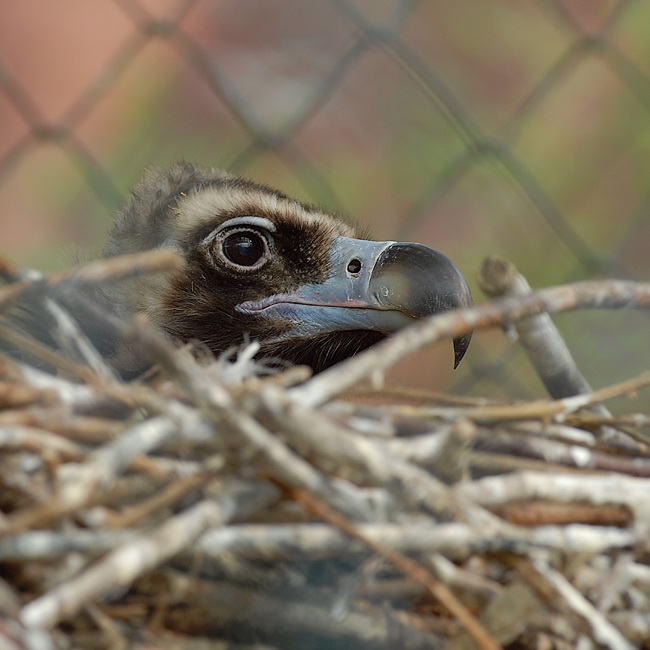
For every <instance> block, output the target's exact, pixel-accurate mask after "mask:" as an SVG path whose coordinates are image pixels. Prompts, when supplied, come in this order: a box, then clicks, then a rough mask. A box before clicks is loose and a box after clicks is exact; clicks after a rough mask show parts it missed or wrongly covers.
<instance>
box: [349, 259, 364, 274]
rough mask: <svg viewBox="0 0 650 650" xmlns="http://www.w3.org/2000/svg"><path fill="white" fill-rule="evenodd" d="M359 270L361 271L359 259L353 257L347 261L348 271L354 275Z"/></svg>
mask: <svg viewBox="0 0 650 650" xmlns="http://www.w3.org/2000/svg"><path fill="white" fill-rule="evenodd" d="M359 271H361V260H360V259H358V258H356V257H355V258H353V259H351V260H350V261H349V262H348V273H352V274H353V275H355V274H357V273H359Z"/></svg>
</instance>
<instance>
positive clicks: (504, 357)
mask: <svg viewBox="0 0 650 650" xmlns="http://www.w3.org/2000/svg"><path fill="white" fill-rule="evenodd" d="M648 34H650V4H648V3H647V2H644V1H642V0H636V1H635V0H627V1H625V0H621V1H613V0H611V1H610V0H563V1H562V0H524V1H522V0H493V1H492V2H484V0H455V2H449V1H448V0H422V1H419V2H418V1H416V0H401V1H397V0H358V1H353V0H322V1H321V2H303V1H301V0H264V1H263V2H262V1H259V0H257V1H256V0H94V1H93V2H84V1H83V0H57V2H42V1H41V0H21V2H4V3H2V4H0V253H1V254H2V255H3V256H5V257H8V258H9V259H11V260H13V261H14V262H16V263H18V264H20V265H22V266H31V267H35V268H38V269H42V270H45V271H51V270H56V269H61V268H66V267H69V266H70V265H72V264H73V263H74V262H75V261H76V260H83V259H92V258H93V257H94V256H96V255H97V254H98V252H99V251H100V250H101V248H102V246H103V244H104V237H105V233H106V230H107V229H108V227H109V225H110V223H111V220H112V213H113V211H114V210H115V208H116V207H118V206H119V205H121V204H122V203H123V202H124V201H125V200H127V198H128V190H129V187H130V186H132V184H133V183H134V182H135V181H136V180H137V178H138V177H139V175H140V173H141V171H142V169H143V168H144V167H146V166H148V165H159V166H166V165H169V164H170V163H172V162H173V161H175V160H178V159H181V158H184V159H187V160H190V161H193V162H197V163H201V164H204V165H209V166H218V167H224V168H227V169H229V170H232V171H234V172H237V173H240V174H242V175H244V176H247V177H250V178H252V179H254V180H256V181H261V182H265V183H269V184H271V185H274V186H276V187H278V188H279V189H282V190H283V191H285V192H287V193H290V194H293V195H295V196H296V197H297V198H299V199H301V200H306V201H309V202H315V203H318V204H321V205H323V206H325V207H327V208H329V209H331V210H333V211H335V212H338V213H342V214H346V215H350V216H351V217H352V218H353V219H354V220H355V221H356V222H358V223H359V224H360V225H361V226H363V227H364V228H365V229H367V230H368V231H369V232H370V233H371V234H372V236H373V238H376V239H397V240H406V241H419V242H423V243H426V244H428V245H431V246H433V247H435V248H438V249H440V250H442V251H443V252H444V253H446V254H447V255H449V256H450V257H451V258H452V259H453V260H454V261H455V262H456V263H457V264H458V266H459V267H460V268H461V270H462V271H463V272H464V273H465V275H466V276H467V277H468V280H469V281H470V284H471V286H472V289H473V292H474V296H475V299H476V300H477V301H478V300H483V299H484V298H483V296H482V294H481V292H480V290H479V289H478V288H477V287H476V283H475V281H474V275H475V273H476V270H477V268H478V267H479V265H480V263H481V261H482V260H483V258H485V257H486V256H488V255H499V256H504V257H507V258H508V259H510V260H511V261H513V262H514V263H515V264H516V265H517V266H518V268H519V269H520V270H521V271H522V272H523V273H524V274H526V275H527V277H528V279H529V281H530V282H531V284H532V285H533V286H535V287H542V286H550V285H554V284H560V283H565V282H573V281H578V280H583V279H597V278H604V277H615V278H632V279H640V280H647V279H648V278H649V276H650V38H648ZM556 322H557V323H558V325H559V326H560V328H561V329H562V331H563V333H564V334H565V336H566V338H567V342H568V343H569V345H570V347H571V349H572V350H573V352H574V353H575V356H576V358H577V361H578V363H579V365H580V367H581V369H582V370H583V372H584V374H585V375H586V376H587V378H588V379H589V381H590V382H591V383H592V385H593V386H594V387H600V386H604V385H608V384H610V383H612V382H615V381H619V380H622V379H626V378H629V377H632V376H633V375H635V374H636V373H639V372H641V371H642V370H644V369H647V368H648V365H649V361H650V350H649V349H648V331H649V329H648V326H649V324H650V323H649V320H648V315H647V314H645V313H641V312H629V311H628V312H611V311H609V312H604V311H602V312H589V313H588V312H575V313H571V314H566V315H563V316H560V317H558V318H557V319H556ZM451 366H452V352H451V345H450V344H445V345H438V346H434V347H433V348H432V349H431V350H427V351H426V352H425V353H423V354H421V355H418V359H417V360H409V361H407V362H404V363H403V364H402V365H400V366H399V367H398V368H396V369H395V370H394V371H393V372H392V374H391V376H390V377H389V381H390V382H391V383H393V384H401V385H404V386H414V387H419V388H427V389H438V390H440V389H442V390H447V391H453V392H457V393H465V394H476V395H490V396H510V397H535V396H538V397H541V396H544V390H543V388H542V387H541V384H540V383H539V381H538V380H537V379H536V377H535V376H534V373H532V372H531V371H530V369H529V367H528V364H527V361H526V359H525V358H524V357H523V355H522V354H521V352H520V351H519V350H518V349H517V347H516V345H514V344H513V343H512V342H511V341H508V340H507V339H506V337H504V336H503V334H502V332H500V331H491V332H482V333H479V334H477V335H476V336H475V337H474V341H473V342H472V346H471V347H470V350H469V353H468V355H467V356H466V358H465V361H464V362H463V363H462V364H461V366H460V368H459V369H458V370H457V371H455V372H453V371H452V370H451ZM639 403H640V404H641V405H643V401H641V402H639ZM624 408H625V409H626V410H628V409H629V408H630V406H629V404H628V405H624Z"/></svg>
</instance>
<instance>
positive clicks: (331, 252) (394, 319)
mask: <svg viewBox="0 0 650 650" xmlns="http://www.w3.org/2000/svg"><path fill="white" fill-rule="evenodd" d="M165 247H169V248H173V249H175V250H177V251H178V252H179V253H180V254H181V256H182V257H183V258H184V260H185V262H186V264H185V266H184V268H183V270H182V271H178V272H173V273H171V272H170V273H169V274H167V275H163V276H146V277H142V278H139V279H137V280H132V281H129V282H126V283H123V284H121V285H119V286H117V287H114V288H113V289H111V292H110V293H109V294H108V296H107V298H108V299H109V300H110V301H111V303H112V304H113V305H114V308H115V309H117V310H118V312H122V315H125V316H126V315H128V314H130V313H134V312H145V313H146V314H148V316H149V318H150V319H151V320H152V321H153V323H154V324H155V325H156V326H157V327H158V328H160V329H161V330H163V331H165V332H167V333H168V334H169V335H170V336H171V337H172V338H173V339H175V340H177V341H180V342H189V341H198V342H199V343H200V344H201V345H202V346H204V347H207V348H208V349H209V350H210V351H211V352H212V353H213V354H215V355H219V354H221V353H223V352H224V351H226V350H228V349H229V348H232V347H233V346H239V345H241V343H242V342H243V341H245V340H246V339H248V340H251V341H259V343H260V344H261V350H260V356H264V357H274V358H279V359H282V360H284V361H288V362H292V363H298V364H307V365H309V366H311V367H312V368H313V369H314V371H315V372H318V371H320V370H323V369H324V368H327V367H328V366H331V365H332V364H334V363H336V362H338V361H340V360H342V359H344V358H346V357H349V356H351V355H354V354H356V353H357V352H359V351H361V350H363V349H365V348H367V347H368V346H370V345H372V344H373V343H376V342H377V341H379V340H381V339H382V338H384V337H385V336H387V335H388V334H390V333H392V332H395V331H396V330H398V329H400V328H402V327H405V326H407V325H409V324H410V323H413V322H415V321H416V320H417V319H419V318H422V317H424V316H428V315H431V314H435V313H438V312H443V311H446V310H449V309H454V308H457V307H464V306H467V305H469V304H471V296H470V292H469V288H468V286H467V283H466V282H465V279H464V278H463V276H462V275H461V273H460V271H459V270H458V269H457V268H456V266H455V265H454V264H453V262H451V261H450V260H449V259H448V258H447V257H445V256H444V255H443V254H442V253H440V252H438V251H436V250H434V249H432V248H429V247H427V246H424V245H422V244H413V243H399V242H387V241H382V242H378V241H370V240H366V239H360V238H357V237H356V236H355V232H354V229H353V228H352V227H351V226H350V225H348V224H346V223H344V222H343V221H341V220H340V219H338V218H336V217H334V216H332V215H330V214H327V213H326V212H323V211H322V210H319V209H317V208H315V207H312V206H309V205H304V204H302V203H300V202H298V201H295V200H293V199H291V198H289V197H288V196H286V195H284V194H282V193H281V192H278V191H276V190H274V189H271V188H269V187H266V186H264V185H258V184H257V183H253V182H250V181H248V180H244V179H242V178H239V177H237V176H234V175H232V174H229V173H227V172H224V171H219V170H212V169H203V168H200V167H197V166H194V165H191V164H189V163H184V162H183V163H178V164H176V165H174V166H173V167H172V168H171V169H169V170H168V171H161V170H157V169H151V170H149V171H148V172H146V174H145V175H144V177H143V178H142V180H141V181H140V182H139V184H138V185H137V186H136V187H135V188H134V190H133V198H132V201H131V203H130V204H129V205H128V206H126V208H124V209H123V210H122V211H121V212H120V214H119V215H118V218H117V220H116V222H115V224H114V226H113V228H112V230H111V233H110V240H109V243H108V245H107V247H106V249H105V251H104V254H105V256H108V257H110V256H114V255H120V254H125V253H135V252H138V251H144V250H150V249H155V248H165ZM469 341H470V337H469V336H468V337H464V338H459V339H456V340H454V351H455V366H456V365H458V363H459V362H460V360H461V359H462V357H463V355H464V354H465V351H466V349H467V346H468V345H469ZM125 370H128V369H125Z"/></svg>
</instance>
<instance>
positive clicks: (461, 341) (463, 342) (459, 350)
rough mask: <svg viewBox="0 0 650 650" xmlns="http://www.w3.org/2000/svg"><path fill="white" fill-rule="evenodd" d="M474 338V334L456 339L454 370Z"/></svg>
mask: <svg viewBox="0 0 650 650" xmlns="http://www.w3.org/2000/svg"><path fill="white" fill-rule="evenodd" d="M471 340H472V335H471V334H470V335H468V336H463V337H461V338H458V339H454V370H456V368H458V364H459V363H460V362H461V361H462V359H463V357H464V356H465V352H467V348H468V347H469V342H470V341H471Z"/></svg>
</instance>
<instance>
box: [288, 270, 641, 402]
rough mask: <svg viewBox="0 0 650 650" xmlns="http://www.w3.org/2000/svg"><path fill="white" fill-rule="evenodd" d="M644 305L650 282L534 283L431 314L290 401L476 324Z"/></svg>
mask: <svg viewBox="0 0 650 650" xmlns="http://www.w3.org/2000/svg"><path fill="white" fill-rule="evenodd" d="M621 308H628V309H648V308H650V284H647V283H646V284H644V283H639V282H631V281H619V280H607V281H603V282H579V283H576V284H567V285H563V286H559V287H551V288H549V289H540V290H539V291H534V292H533V293H531V294H528V295H525V296H513V297H506V298H499V299H497V300H494V301H491V302H487V303H483V304H481V305H476V306H474V307H467V308H464V309H458V310H455V311H452V312H446V313H444V314H440V315H438V316H432V317H430V318H427V319H425V320H423V321H422V322H420V323H417V324H415V325H413V326H412V327H407V328H405V329H403V330H402V331H400V332H398V333H397V334H395V335H394V336H393V337H391V338H389V339H387V340H386V341H383V342H381V343H378V344H377V345H375V346H373V347H372V348H370V349H368V350H366V351H365V352H362V353H360V354H358V355H357V356H356V357H352V358H351V359H348V360H347V361H343V362H342V363H339V364H337V365H336V366H334V367H332V368H330V369H329V370H326V371H324V372H322V373H320V374H319V375H316V376H315V377H314V378H312V379H311V380H309V381H308V382H306V383H305V384H304V385H303V386H300V387H298V388H294V389H292V390H291V391H290V393H291V394H292V396H293V399H295V401H296V402H298V403H300V404H302V405H306V406H317V405H319V404H323V403H325V402H327V401H329V400H331V399H332V398H333V397H335V396H336V395H340V394H342V393H345V392H346V391H348V390H350V389H351V388H352V387H354V386H356V385H357V384H358V383H359V382H361V381H362V380H364V379H367V378H369V377H371V376H372V375H374V374H376V373H377V372H379V371H382V370H385V369H387V368H390V367H391V366H393V365H394V364H395V363H397V362H398V361H400V360H401V359H403V358H404V357H406V356H407V355H409V354H412V353H413V352H415V351H416V350H419V349H420V348H423V347H424V346H426V345H429V344H431V343H434V342H436V341H439V340H441V339H448V338H459V337H463V336H467V335H468V334H469V333H470V332H472V331H473V330H476V329H482V328H487V327H504V326H506V325H509V324H510V323H516V322H519V321H521V320H522V319H524V318H528V317H530V316H535V315H537V314H541V313H545V312H548V313H553V314H554V313H560V312H565V311H570V310H573V309H621Z"/></svg>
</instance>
